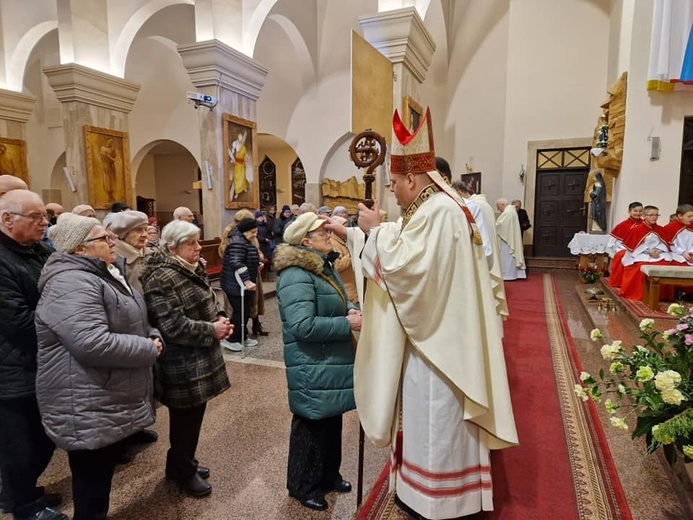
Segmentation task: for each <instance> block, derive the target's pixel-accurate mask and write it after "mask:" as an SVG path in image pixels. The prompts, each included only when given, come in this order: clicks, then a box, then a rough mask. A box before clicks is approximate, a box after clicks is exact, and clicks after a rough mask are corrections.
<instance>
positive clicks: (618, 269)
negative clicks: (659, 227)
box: [607, 217, 642, 287]
mask: <svg viewBox="0 0 693 520" xmlns="http://www.w3.org/2000/svg"><path fill="white" fill-rule="evenodd" d="M641 222H642V220H640V219H634V218H631V217H628V218H627V219H626V220H624V221H623V222H621V223H619V224H616V226H614V229H612V230H611V233H610V235H611V236H612V237H614V238H615V239H616V240H618V241H619V242H621V243H623V241H624V240H625V239H626V236H627V235H628V233H629V232H630V230H631V229H633V228H634V227H635V226H637V225H638V224H640V223H641ZM625 254H626V250H625V249H621V250H620V251H618V252H617V253H616V254H615V255H614V257H613V258H612V259H611V266H610V267H609V278H608V279H607V283H608V284H609V285H610V286H611V287H621V280H622V279H623V264H622V261H623V255H625Z"/></svg>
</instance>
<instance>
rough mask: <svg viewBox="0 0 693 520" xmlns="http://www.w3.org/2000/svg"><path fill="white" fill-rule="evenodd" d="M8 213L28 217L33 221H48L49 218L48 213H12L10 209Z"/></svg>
mask: <svg viewBox="0 0 693 520" xmlns="http://www.w3.org/2000/svg"><path fill="white" fill-rule="evenodd" d="M9 213H10V215H17V216H18V217H24V218H28V219H29V220H31V221H32V222H34V223H39V222H42V221H43V220H44V219H45V220H46V221H49V220H50V219H51V216H50V215H49V214H48V213H29V214H28V215H23V214H22V213H14V212H12V211H10V212H9Z"/></svg>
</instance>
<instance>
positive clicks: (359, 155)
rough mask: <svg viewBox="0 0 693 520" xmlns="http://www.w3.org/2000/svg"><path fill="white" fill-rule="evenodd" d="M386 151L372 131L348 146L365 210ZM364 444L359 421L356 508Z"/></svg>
mask: <svg viewBox="0 0 693 520" xmlns="http://www.w3.org/2000/svg"><path fill="white" fill-rule="evenodd" d="M386 151H387V143H386V142H385V138H384V137H383V136H382V135H380V134H378V133H377V132H374V131H373V130H370V129H368V130H366V131H365V132H361V133H360V134H358V135H357V136H356V137H354V139H353V140H352V141H351V145H350V146H349V156H350V157H351V160H352V162H353V163H354V164H355V165H356V166H357V167H358V168H368V169H367V170H366V173H365V174H364V175H363V180H364V182H365V184H366V193H365V196H366V198H365V199H364V201H363V204H364V205H365V206H366V207H367V208H369V209H370V208H372V207H373V182H374V181H375V173H374V171H375V169H376V168H377V167H378V166H380V165H381V164H383V162H385V154H386ZM365 292H366V288H365V287H364V288H363V293H364V294H365ZM365 444H366V435H365V432H364V431H363V426H362V425H361V421H359V464H358V477H357V484H356V507H357V508H358V507H360V506H361V501H362V500H363V458H364V457H363V455H364V449H365Z"/></svg>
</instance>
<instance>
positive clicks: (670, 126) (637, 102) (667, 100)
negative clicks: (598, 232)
mask: <svg viewBox="0 0 693 520" xmlns="http://www.w3.org/2000/svg"><path fill="white" fill-rule="evenodd" d="M652 13H653V2H652V1H651V0H648V1H644V2H637V3H636V5H635V13H634V17H633V29H632V35H633V37H632V53H631V60H630V67H629V72H628V98H627V103H626V133H625V139H624V151H623V163H622V167H621V173H620V175H619V177H618V180H617V183H616V189H615V190H614V192H615V195H614V200H613V202H612V205H611V206H612V222H617V221H619V220H622V219H623V218H625V215H626V214H627V211H628V204H629V203H630V202H632V201H634V200H639V201H641V202H642V203H643V204H652V205H655V206H657V207H659V208H660V213H661V215H662V217H660V219H659V224H662V225H663V224H666V223H667V222H668V216H669V214H670V213H673V212H674V210H675V209H676V205H677V201H678V188H679V174H680V167H681V143H682V138H683V118H684V116H687V115H693V92H671V93H659V92H652V93H649V92H648V91H647V90H646V82H647V70H648V65H649V54H650V37H651V31H652ZM650 136H658V137H660V138H661V154H660V159H659V160H657V161H651V160H650V149H651V147H650V142H649V141H648V137H650ZM692 202H693V201H692Z"/></svg>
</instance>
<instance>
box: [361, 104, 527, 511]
mask: <svg viewBox="0 0 693 520" xmlns="http://www.w3.org/2000/svg"><path fill="white" fill-rule="evenodd" d="M393 125H394V134H395V136H396V139H394V140H393V141H394V142H393V143H392V148H391V163H390V177H391V184H390V191H391V192H392V193H393V194H394V196H395V198H396V199H397V203H398V205H399V206H400V207H402V208H403V209H406V211H405V213H404V216H403V218H402V219H400V220H399V221H398V222H397V223H394V222H391V223H387V222H386V223H380V216H379V212H378V206H377V204H376V205H375V206H374V207H373V209H368V208H366V206H364V205H360V206H359V227H360V228H361V230H362V231H363V232H364V233H365V234H366V237H367V238H366V239H365V245H364V248H363V253H362V255H361V257H362V258H361V259H362V263H363V272H364V274H366V275H367V287H366V291H365V295H364V300H363V324H362V329H361V336H360V338H359V342H358V347H357V351H356V364H355V367H354V394H355V396H356V403H357V408H358V413H359V417H360V419H361V422H362V425H363V428H364V431H365V432H366V434H367V435H368V437H369V438H370V439H371V441H373V442H374V443H375V444H376V445H377V446H388V445H391V446H392V464H391V479H390V486H391V489H393V490H394V491H395V492H396V502H397V503H398V505H399V506H400V507H401V508H403V509H405V510H409V511H413V512H415V513H416V514H418V515H419V516H420V517H423V518H426V519H447V518H457V517H460V516H466V515H472V514H474V513H477V512H479V511H482V510H483V511H490V510H492V509H493V486H492V478H491V476H492V471H491V467H490V458H489V450H490V449H502V448H507V447H510V446H514V445H516V444H517V442H518V439H517V432H516V429H515V421H514V417H513V411H512V405H511V402H510V392H509V388H508V379H507V375H506V367H505V358H504V354H503V346H502V343H501V337H500V331H499V328H498V326H497V323H498V321H497V320H498V317H497V315H496V305H495V301H494V296H493V291H492V288H491V282H490V277H489V270H488V264H487V262H486V257H485V255H484V250H483V247H482V241H481V237H480V235H479V233H478V230H477V229H476V225H475V222H474V219H473V218H472V216H471V213H470V212H469V210H468V208H467V207H466V206H465V204H464V201H463V200H462V199H461V197H459V195H458V194H457V193H456V192H455V191H454V190H453V189H452V188H451V187H450V186H449V185H448V184H447V183H446V182H445V181H444V180H443V178H442V177H441V176H440V174H439V173H438V172H437V171H436V167H435V159H434V157H435V155H434V151H433V137H432V134H431V126H430V112H429V111H427V112H426V114H425V116H424V118H423V120H422V123H421V126H420V127H419V128H418V130H417V131H416V132H415V133H414V134H411V133H410V132H409V131H408V130H407V128H406V127H405V126H404V125H403V124H402V122H401V121H400V118H399V115H398V114H397V112H395V117H394V122H393ZM352 234H353V233H352ZM352 238H353V237H352ZM351 241H352V242H354V243H357V242H358V241H355V240H351Z"/></svg>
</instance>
